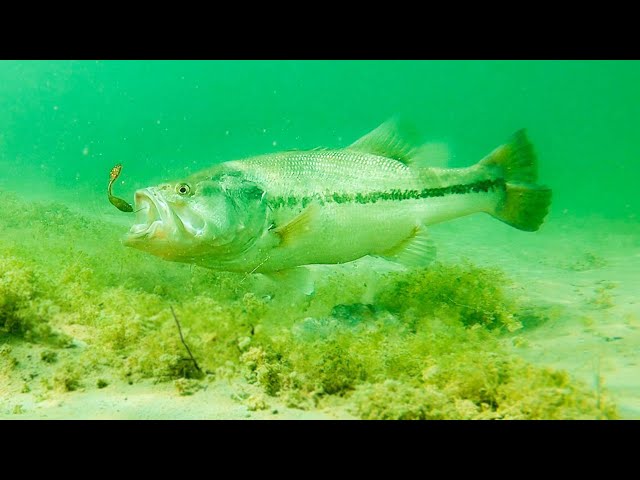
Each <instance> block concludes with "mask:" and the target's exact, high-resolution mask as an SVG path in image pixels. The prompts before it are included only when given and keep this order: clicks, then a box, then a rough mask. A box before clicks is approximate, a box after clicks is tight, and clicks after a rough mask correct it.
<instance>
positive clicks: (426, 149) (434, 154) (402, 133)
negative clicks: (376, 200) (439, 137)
mask: <svg viewBox="0 0 640 480" xmlns="http://www.w3.org/2000/svg"><path fill="white" fill-rule="evenodd" d="M347 148H348V149H349V150H355V151H358V152H363V153H372V154H374V155H380V156H382V157H387V158H393V159H394V160H398V161H399V162H402V163H404V164H405V165H407V166H412V167H434V166H442V165H443V164H446V163H447V160H448V157H449V152H448V149H447V148H446V146H445V145H444V144H435V143H427V144H423V145H421V143H420V135H419V134H418V131H417V130H416V128H415V127H414V126H413V125H412V124H411V123H409V122H407V121H404V120H401V119H400V118H398V117H393V118H391V119H389V120H387V121H386V122H384V123H383V124H382V125H380V126H379V127H378V128H376V129H375V130H373V131H372V132H369V133H367V134H366V135H365V136H364V137H362V138H360V139H358V140H356V141H355V142H354V143H352V144H351V145H349V146H348V147H347Z"/></svg>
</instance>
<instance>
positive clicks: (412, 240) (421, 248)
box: [377, 225, 436, 267]
mask: <svg viewBox="0 0 640 480" xmlns="http://www.w3.org/2000/svg"><path fill="white" fill-rule="evenodd" d="M377 256H379V257H381V258H384V259H386V260H389V261H391V262H394V263H398V264H401V265H404V266H406V267H426V266H428V265H430V264H431V263H433V261H434V260H435V258H436V246H435V244H434V242H433V240H431V238H430V236H429V232H427V229H426V227H424V226H423V225H418V226H416V227H415V228H414V230H413V232H412V233H411V235H410V236H408V237H407V238H406V239H404V240H403V241H401V242H400V243H399V244H398V245H396V246H395V247H393V248H392V249H390V250H387V251H386V252H383V253H382V254H379V255H377Z"/></svg>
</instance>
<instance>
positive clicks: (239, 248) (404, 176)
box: [125, 121, 551, 274]
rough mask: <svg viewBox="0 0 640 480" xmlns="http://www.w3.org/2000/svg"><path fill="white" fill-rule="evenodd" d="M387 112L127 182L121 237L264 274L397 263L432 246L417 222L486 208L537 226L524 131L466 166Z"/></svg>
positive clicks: (430, 255)
mask: <svg viewBox="0 0 640 480" xmlns="http://www.w3.org/2000/svg"><path fill="white" fill-rule="evenodd" d="M411 137H412V134H411V132H408V133H407V129H406V128H404V127H403V126H402V125H401V124H400V123H399V122H396V121H388V122H385V123H384V124H382V125H381V126H379V127H378V128H377V129H375V130H374V131H372V132H371V133H369V134H367V135H366V136H364V137H363V138H361V139H359V140H358V141H356V142H355V143H353V144H352V145H350V146H349V147H347V148H343V149H335V150H331V149H315V150H310V151H289V152H281V153H273V154H266V155H261V156H257V157H252V158H248V159H245V160H235V161H229V162H225V163H222V164H219V165H216V166H214V167H212V168H211V169H208V170H206V171H202V172H199V173H196V174H194V175H192V176H190V177H189V178H185V179H182V180H178V181H175V182H172V183H164V184H161V185H158V186H155V187H149V188H144V189H141V190H138V191H137V192H136V194H135V209H136V210H137V217H136V223H135V225H133V226H132V227H131V230H130V231H129V233H128V234H127V236H126V239H125V244H126V245H128V246H130V247H133V248H137V249H140V250H143V251H146V252H149V253H151V254H153V255H157V256H159V257H161V258H164V259H166V260H171V261H176V262H186V263H192V264H197V265H200V266H203V267H208V268H212V269H217V270H224V271H233V272H243V273H267V274H268V273H273V272H282V271H287V270H290V269H293V268H295V267H300V266H305V265H312V264H339V263H345V262H350V261H353V260H356V259H359V258H361V257H364V256H367V255H372V256H377V257H383V258H385V259H387V260H390V261H392V262H395V263H399V264H402V265H405V266H408V267H419V266H425V265H428V264H429V263H430V262H431V261H432V260H433V259H434V255H435V248H434V246H433V243H432V242H431V241H430V240H429V237H428V233H427V226H429V225H432V224H435V223H438V222H443V221H446V220H451V219H454V218H457V217H461V216H464V215H469V214H473V213H479V212H483V213H488V214H490V215H492V216H494V217H495V218H497V219H498V220H501V221H503V222H505V223H507V224H509V225H511V226H513V227H515V228H517V229H520V230H524V231H535V230H538V228H539V227H540V225H541V224H542V222H543V220H544V218H545V216H546V214H547V211H548V208H549V204H550V202H551V190H550V189H549V188H547V187H543V186H540V185H537V184H536V180H537V162H536V157H535V154H534V150H533V147H532V145H531V143H530V142H529V140H528V139H527V137H526V134H525V132H524V130H520V131H518V132H516V133H515V134H514V135H513V136H512V137H511V138H510V139H509V140H508V142H506V143H505V144H503V145H501V146H499V147H498V148H496V149H495V150H494V151H493V152H491V153H490V154H489V155H487V156H486V157H485V158H484V159H482V160H480V162H478V163H477V164H475V165H473V166H471V167H467V168H435V167H431V166H429V165H430V161H431V160H432V159H431V158H429V157H430V155H429V152H430V151H431V150H430V149H429V148H422V147H421V146H419V145H415V142H414V141H413V140H411Z"/></svg>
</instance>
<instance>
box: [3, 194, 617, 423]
mask: <svg viewBox="0 0 640 480" xmlns="http://www.w3.org/2000/svg"><path fill="white" fill-rule="evenodd" d="M0 196H1V197H2V199H3V201H5V202H6V203H7V204H11V205H12V208H11V209H10V210H8V211H10V212H11V214H10V215H4V216H3V217H1V218H0V228H2V229H3V230H4V231H11V232H12V235H11V236H9V235H7V236H5V237H3V238H2V239H0V347H1V348H2V349H3V350H1V351H0V353H1V355H2V360H3V366H2V368H0V376H1V377H2V379H3V381H6V384H7V385H10V386H11V385H14V387H9V391H10V392H18V391H20V389H24V388H25V387H26V388H27V389H28V390H29V391H31V392H33V393H34V394H35V395H36V396H40V397H41V398H46V396H47V395H48V393H47V392H49V391H57V392H63V393H65V394H68V395H72V394H73V392H74V391H76V390H82V389H85V390H86V389H93V388H97V389H101V388H104V387H106V386H107V385H109V384H112V383H117V382H124V383H129V384H134V383H137V382H141V381H145V380H149V379H150V380H152V381H154V382H173V384H174V385H175V388H176V391H177V393H178V394H179V395H182V396H190V395H197V394H198V392H199V391H200V390H201V389H202V388H205V387H204V386H205V385H206V382H208V381H212V380H221V379H225V380H227V381H230V382H236V381H240V380H242V381H248V382H249V383H251V384H253V385H255V386H257V387H259V389H260V390H261V391H262V392H263V393H260V394H253V395H251V396H249V397H247V398H246V399H242V400H241V401H242V402H243V403H244V404H246V405H247V407H248V408H249V409H250V410H264V409H268V408H271V405H274V404H278V403H279V404H284V405H286V406H288V407H293V408H302V409H311V408H323V407H334V406H346V408H347V409H348V411H350V412H351V413H353V414H354V415H356V416H358V417H361V418H366V419H472V418H473V419H481V418H514V419H515V418H517V419H520V418H523V419H524V418H615V417H616V411H615V407H614V406H613V405H612V404H611V403H610V401H609V400H608V399H607V397H606V392H599V393H598V395H597V396H596V395H595V394H594V393H593V392H591V391H590V390H589V389H588V388H586V387H585V386H583V385H581V384H579V383H577V382H575V381H573V380H572V379H571V378H569V376H568V375H567V374H565V373H563V372H557V371H553V370H549V369H545V368H539V367H535V366H532V365H530V364H528V363H526V362H524V361H523V360H521V359H519V358H517V357H514V356H513V355H512V354H511V353H509V352H508V351H507V349H506V348H505V347H504V345H503V344H504V342H505V340H507V341H515V339H517V338H518V337H515V336H513V334H512V332H514V331H516V330H520V329H522V328H523V325H525V328H526V326H527V324H534V323H535V322H534V321H532V320H528V319H531V318H538V317H537V316H536V314H535V306H531V305H520V304H519V302H518V300H517V299H516V298H515V297H514V296H513V295H512V294H511V293H510V292H511V290H510V282H509V280H508V279H507V278H506V277H505V275H504V274H503V273H501V272H500V271H499V270H496V269H486V268H479V267H477V266H474V265H471V264H463V265H444V264H437V265H435V266H433V267H431V268H429V269H421V270H415V271H411V272H403V273H398V272H396V273H392V274H388V275H386V276H384V277H383V278H382V280H381V281H380V283H379V285H378V287H377V293H376V294H375V295H374V296H373V301H372V303H362V302H361V298H362V297H363V294H364V292H365V291H366V290H367V287H366V285H365V284H366V282H367V281H368V280H366V275H362V274H361V273H357V272H356V273H354V275H352V276H349V275H346V274H344V273H336V274H335V275H328V276H326V277H324V278H323V279H321V280H320V282H319V284H318V288H317V293H316V295H315V296H314V297H313V298H312V299H311V300H308V301H307V302H306V303H304V304H301V303H296V302H292V301H291V297H290V295H288V292H286V291H283V290H282V289H281V288H280V287H278V286H275V287H274V289H273V291H271V292H270V294H269V295H261V294H258V293H256V292H258V291H259V290H260V288H259V287H260V285H259V284H258V282H259V280H257V279H254V278H244V277H242V276H238V275H234V274H226V273H217V272H211V271H208V270H204V269H200V268H197V267H190V266H188V265H180V264H172V263H169V262H163V261H160V260H157V259H154V258H151V257H148V256H146V255H144V254H140V253H139V252H136V251H132V250H130V249H125V248H124V247H122V245H121V244H120V243H119V241H118V229H117V228H116V227H114V226H113V225H111V224H102V223H101V222H98V221H96V220H91V219H90V218H88V217H85V216H83V215H80V214H77V213H75V212H73V211H72V210H70V209H69V208H67V207H66V206H64V205H60V204H36V203H31V202H24V201H21V200H19V199H18V198H16V197H14V196H11V195H8V194H6V193H2V192H0ZM34 231H36V232H38V235H33V232H34ZM27 233H28V234H27ZM19 235H22V236H21V237H20V238H23V239H24V241H22V242H19V243H16V242H12V241H10V238H16V236H19ZM170 306H173V308H174V309H175V311H176V313H177V315H178V316H179V318H180V322H181V324H182V328H183V333H184V336H185V340H186V342H187V343H188V344H189V346H190V348H191V350H192V351H193V354H194V356H195V357H196V359H197V360H198V363H199V364H200V365H201V367H202V369H203V371H204V372H205V373H206V376H207V378H206V379H204V380H202V379H201V375H200V372H198V371H197V370H196V369H195V367H194V365H193V362H192V361H191V360H190V358H189V357H188V355H187V353H186V352H185V349H184V346H183V345H182V343H181V341H180V338H179V335H178V332H177V329H176V326H175V323H174V320H173V317H172V315H171V311H170ZM532 312H533V313H532Z"/></svg>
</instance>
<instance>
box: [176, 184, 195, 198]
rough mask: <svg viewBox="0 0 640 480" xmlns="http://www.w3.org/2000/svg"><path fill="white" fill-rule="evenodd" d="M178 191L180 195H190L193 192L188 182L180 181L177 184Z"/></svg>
mask: <svg viewBox="0 0 640 480" xmlns="http://www.w3.org/2000/svg"><path fill="white" fill-rule="evenodd" d="M176 192H177V193H179V194H180V195H189V192H191V187H190V186H189V184H188V183H179V184H178V185H176Z"/></svg>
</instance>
